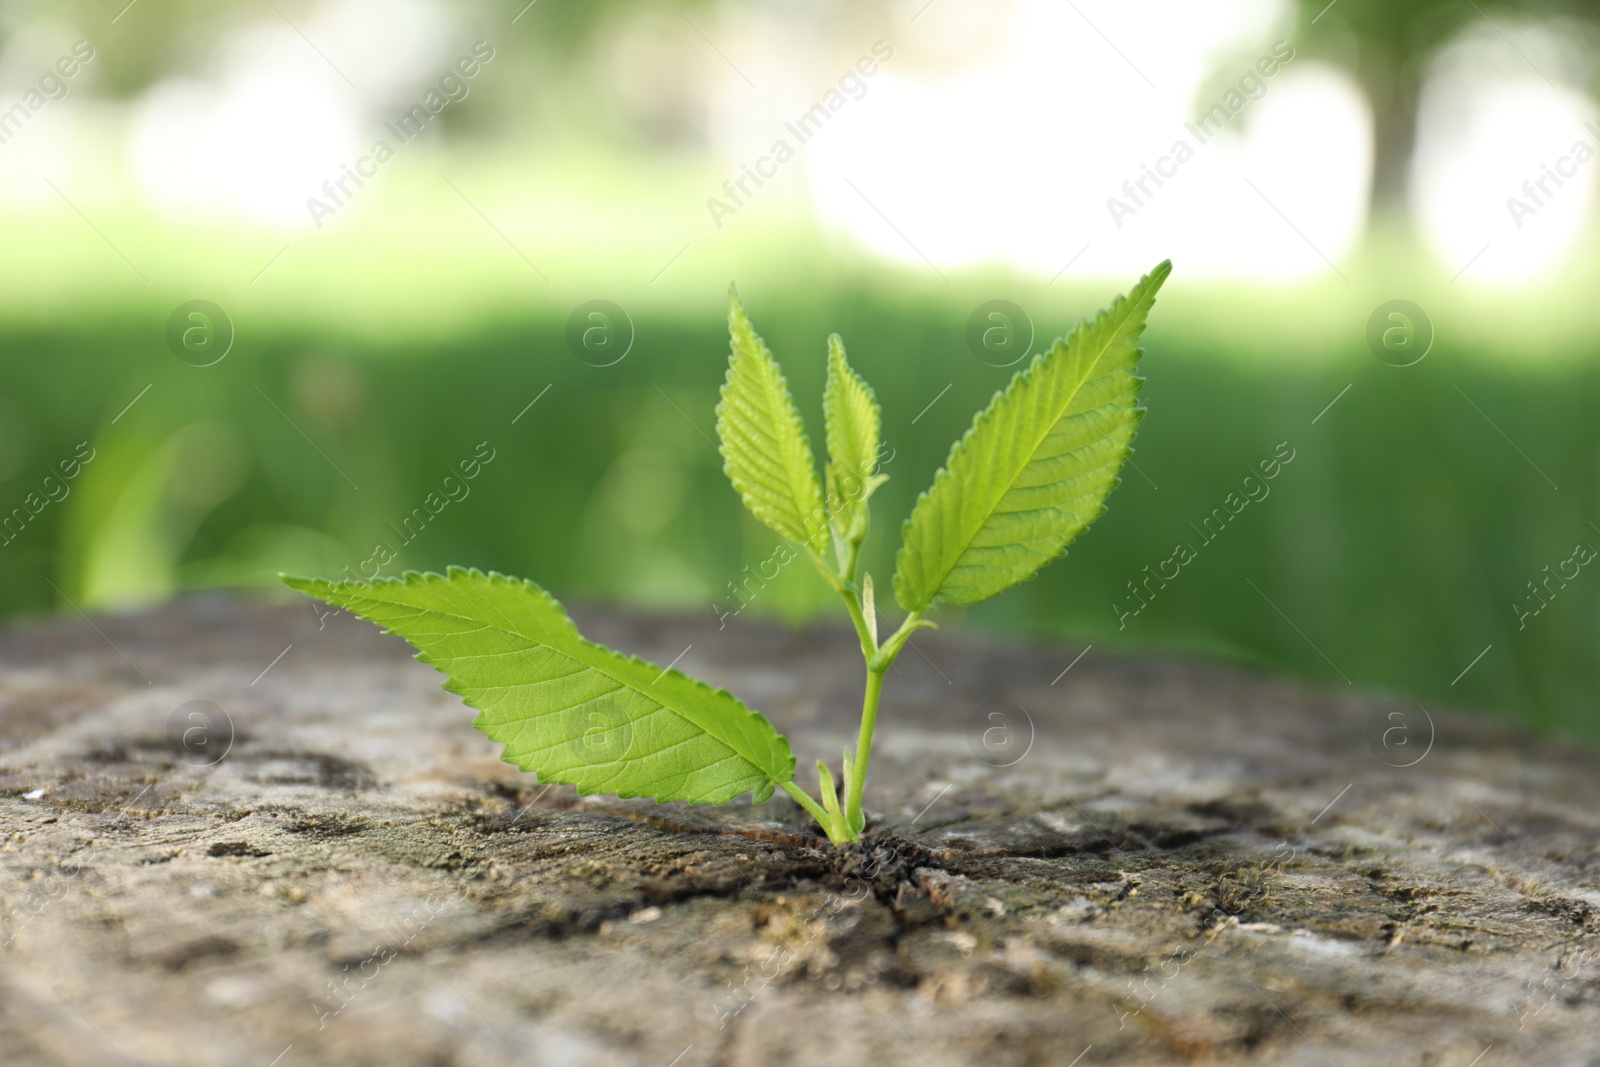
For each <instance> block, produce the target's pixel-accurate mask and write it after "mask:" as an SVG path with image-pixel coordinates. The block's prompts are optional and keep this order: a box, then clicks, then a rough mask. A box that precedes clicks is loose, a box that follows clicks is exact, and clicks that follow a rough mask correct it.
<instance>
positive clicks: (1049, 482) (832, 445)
mask: <svg viewBox="0 0 1600 1067" xmlns="http://www.w3.org/2000/svg"><path fill="white" fill-rule="evenodd" d="M1171 270H1172V265H1171V263H1170V262H1168V263H1162V264H1161V265H1160V266H1158V267H1157V268H1156V269H1155V270H1153V271H1151V272H1150V273H1149V274H1148V275H1146V276H1145V277H1144V278H1142V279H1140V281H1139V283H1138V284H1137V285H1136V286H1134V288H1133V290H1132V292H1130V293H1128V294H1127V295H1126V296H1122V297H1118V298H1117V299H1116V300H1115V301H1114V302H1113V303H1112V305H1111V307H1110V308H1109V309H1107V310H1104V311H1101V312H1100V313H1099V314H1098V315H1097V316H1095V318H1094V320H1093V321H1084V322H1080V323H1079V324H1078V326H1077V328H1076V329H1075V330H1073V332H1072V333H1071V335H1070V336H1068V337H1065V338H1063V339H1060V340H1057V341H1056V342H1055V343H1054V344H1052V345H1051V346H1050V347H1049V348H1048V349H1047V350H1045V351H1043V352H1041V353H1040V354H1039V355H1037V356H1035V357H1034V358H1033V360H1032V362H1031V363H1030V364H1029V365H1028V366H1027V367H1026V368H1025V369H1023V370H1021V371H1019V372H1018V373H1017V374H1016V375H1015V376H1014V377H1013V378H1012V379H1011V381H1010V383H1009V384H1008V385H1007V386H1006V388H1005V389H1004V390H1003V391H1001V392H999V393H996V394H995V396H994V398H993V399H992V400H990V402H989V406H988V407H986V408H984V409H983V410H982V411H981V412H979V413H978V415H977V416H976V418H974V419H973V422H972V427H971V428H970V429H969V430H968V431H967V432H966V434H965V435H964V436H963V437H962V438H961V439H960V440H959V441H957V442H956V443H955V445H954V446H952V447H951V449H950V456H949V458H948V459H947V460H946V461H945V465H944V467H943V468H942V469H941V470H940V471H939V472H938V473H937V474H936V475H935V476H934V479H933V485H932V486H930V487H929V488H928V490H927V491H926V492H924V493H923V494H922V495H921V496H920V497H918V498H917V503H916V506H915V508H913V509H912V512H911V516H910V518H908V519H907V520H906V521H905V525H904V526H903V527H902V531H901V540H902V543H901V546H900V552H899V555H898V556H897V558H896V560H895V572H894V598H895V600H896V601H897V602H898V603H899V605H900V607H901V609H902V610H904V612H905V617H904V619H903V621H902V622H901V623H900V625H899V626H898V627H897V628H895V630H894V632H893V633H891V634H890V635H889V636H888V637H887V638H885V639H881V640H880V637H879V628H878V621H879V619H880V618H881V617H882V613H881V612H880V611H879V610H878V606H877V598H876V594H875V592H874V587H873V582H872V576H871V575H870V574H863V573H861V546H862V544H863V542H864V541H865V540H866V537H867V532H868V526H869V504H870V502H871V498H872V494H873V492H874V490H876V489H877V488H878V486H880V485H882V484H883V482H884V481H885V478H884V476H883V475H882V474H879V473H878V472H877V459H878V453H879V432H880V424H881V416H880V411H879V407H878V401H877V398H876V397H875V396H874V395H873V392H872V389H871V388H870V387H869V386H868V385H867V383H866V382H865V381H863V380H862V379H861V377H860V375H858V374H856V372H855V371H854V370H852V369H851V367H850V365H849V363H848V362H846V360H845V353H844V344H843V342H842V341H840V339H839V337H838V336H837V335H834V336H833V337H830V338H829V339H828V366H827V384H826V386H825V388H824V391H823V412H824V415H825V417H826V421H827V447H828V458H827V463H826V465H825V466H824V471H823V477H822V478H821V479H819V478H818V477H817V468H816V463H815V460H814V459H813V458H812V452H811V443H810V441H809V439H808V438H807V437H806V431H805V424H804V423H803V422H802V420H801V418H800V411H799V409H798V408H797V407H796V406H795V402H794V398H793V396H791V395H790V393H789V386H788V383H787V382H786V381H785V379H784V376H783V372H782V371H781V370H780V369H779V367H778V364H777V361H776V360H774V359H773V357H772V353H771V352H770V351H768V349H767V346H766V344H765V343H764V342H763V341H762V340H761V338H760V337H758V336H757V335H756V332H755V330H754V329H753V328H752V327H751V325H750V320H749V318H748V317H747V316H746V315H745V311H744V307H743V306H742V305H741V304H740V302H739V298H738V295H737V294H736V293H730V305H731V306H730V308H729V312H728V323H729V328H730V332H731V334H732V345H733V354H732V357H731V358H730V360H729V362H728V375H727V380H726V382H725V383H724V385H723V387H722V400H721V403H719V404H718V405H717V435H718V437H719V438H720V439H721V451H722V457H723V461H724V470H725V471H726V472H727V474H728V477H729V479H730V480H731V481H732V482H733V485H734V488H735V489H737V490H738V492H739V495H740V497H741V498H742V499H743V500H744V503H745V506H746V507H748V508H749V509H750V511H751V512H752V513H753V514H754V515H755V516H756V518H758V519H760V520H761V521H762V522H764V523H766V524H767V525H768V526H770V527H771V528H772V529H773V530H774V531H776V532H777V533H778V534H779V535H780V536H782V537H784V538H786V539H788V540H789V541H791V542H793V543H794V544H795V545H797V546H799V549H800V551H802V552H803V553H804V554H805V556H806V558H808V559H810V560H811V562H812V563H813V564H814V565H815V566H816V568H817V570H818V571H819V572H820V573H821V574H822V577H823V580H824V581H826V582H827V583H828V585H829V586H831V587H832V588H833V589H834V591H835V592H837V593H838V594H839V596H840V598H841V599H842V600H843V601H844V605H845V610H846V611H847V612H848V613H849V615H850V619H851V621H852V622H853V623H854V625H855V631H856V636H857V637H858V638H859V639H860V642H861V655H862V658H863V659H864V660H865V662H866V693H865V697H864V699H863V701H862V706H861V732H860V736H859V738H858V740H857V742H856V747H855V750H854V752H846V753H845V754H844V762H843V781H842V782H838V783H836V782H835V781H834V778H833V775H832V773H831V772H830V771H829V770H828V768H827V765H826V764H824V763H823V762H822V761H821V760H818V761H817V778H818V783H817V784H818V787H819V795H818V796H817V797H813V796H812V795H811V794H809V793H807V792H806V791H805V789H803V788H802V787H801V786H800V785H799V784H798V783H797V782H796V781H795V759H794V755H793V754H792V753H791V752H790V751H789V743H788V741H787V740H785V739H784V738H783V736H782V735H781V734H779V733H778V732H777V731H776V730H774V729H773V728H772V724H771V723H769V722H767V720H766V719H765V718H764V717H763V716H762V715H760V714H759V713H758V712H755V711H752V710H750V709H749V708H748V707H746V706H745V705H744V704H742V703H741V702H740V701H739V700H738V698H736V697H734V696H733V695H732V694H730V693H728V692H727V691H725V690H722V689H713V688H711V687H710V686H708V685H706V684H704V683H703V682H699V681H696V680H695V679H693V678H690V677H688V676H687V675H685V674H683V673H681V672H680V671H677V670H674V669H673V668H671V667H667V668H661V667H658V666H656V665H655V664H653V663H647V662H646V661H644V660H642V659H639V658H638V657H636V656H625V655H623V654H621V653H619V652H613V651H612V650H610V649H608V648H605V647H604V646H602V645H598V644H595V643H594V642H592V641H589V640H586V639H585V638H584V637H583V636H582V635H581V634H580V633H578V629H577V627H576V626H574V625H573V623H572V620H571V619H570V618H569V617H568V616H567V613H566V612H565V611H564V610H563V609H562V607H561V605H560V604H558V603H557V602H556V600H555V598H553V597H552V596H550V594H549V593H547V592H545V591H544V590H543V589H542V588H540V587H539V586H538V585H535V584H534V583H533V582H530V581H527V580H524V579H517V578H510V577H507V576H505V575H503V574H495V573H490V574H484V573H482V572H481V571H477V570H468V569H464V568H461V567H451V568H449V569H448V570H447V571H446V573H444V574H418V573H416V572H408V573H406V574H405V575H403V576H402V577H400V578H386V579H378V580H373V581H325V580H322V579H316V578H296V577H290V576H287V575H286V576H284V579H283V580H284V581H285V582H287V583H288V584H289V585H290V586H292V587H294V588H295V589H299V590H302V591H303V592H306V593H309V594H311V595H313V596H316V597H319V598H321V599H322V600H325V601H327V602H328V603H330V604H334V605H337V606H339V607H342V608H345V609H347V610H348V611H350V612H351V613H353V614H355V615H358V616H360V617H361V618H364V619H368V620H371V621H372V622H375V623H377V624H379V625H380V626H384V627H387V628H388V631H389V632H391V633H396V634H399V635H400V636H401V637H403V638H405V639H406V640H407V641H409V642H410V643H411V644H412V645H413V646H415V647H416V649H417V659H419V660H422V661H423V662H424V663H427V664H429V665H430V666H433V667H435V668H437V669H438V670H439V671H440V672H442V673H443V674H445V675H446V676H447V680H446V681H445V683H444V688H445V689H447V690H449V691H450V692H452V693H455V694H456V695H458V696H460V697H461V699H462V700H463V701H465V702H466V703H467V704H468V705H469V706H471V707H473V708H476V709H478V712H479V714H478V717H477V719H476V720H475V722H474V725H475V726H477V727H478V729H480V730H482V731H483V732H484V733H485V734H487V735H489V737H491V738H493V739H494V740H496V741H499V742H501V743H502V744H504V745H505V751H504V753H503V756H504V758H505V759H506V760H507V761H508V762H510V763H513V764H515V765H516V766H518V767H520V768H521V769H522V770H524V771H533V772H535V773H537V774H538V776H539V780H540V781H544V782H561V783H565V784H568V785H572V786H575V787H577V790H578V792H579V793H581V794H591V793H615V794H617V795H618V796H623V797H637V796H645V797H653V798H654V799H655V800H657V801H658V802H666V801H674V800H683V801H689V802H691V803H698V804H722V803H726V802H727V801H729V800H732V799H733V798H735V797H737V796H740V795H742V794H744V793H753V794H754V800H755V802H756V803H761V802H762V801H764V800H766V799H767V798H768V797H770V796H772V794H773V791H774V790H776V789H782V790H783V791H784V792H786V793H788V794H789V795H790V796H791V797H793V798H794V800H795V802H796V803H798V804H799V805H800V806H801V807H803V808H805V810H806V811H808V812H810V813H811V816H812V818H814V819H816V821H817V824H818V825H819V826H820V827H821V828H822V829H823V830H824V831H825V832H826V833H827V835H828V838H829V839H830V840H831V841H833V842H834V843H836V844H839V843H843V842H848V841H856V840H859V838H860V835H861V831H862V830H863V828H864V827H865V826H866V815H865V813H864V811H863V809H862V806H861V801H862V793H863V790H864V788H865V786H866V778H867V763H868V760H869V759H870V757H871V754H872V734H873V730H874V728H875V726H876V724H877V719H878V700H879V696H880V694H881V693H882V691H883V679H884V675H885V674H887V673H888V671H889V668H890V667H892V666H893V665H894V662H895V658H896V657H898V656H899V655H900V652H901V650H902V649H903V648H904V647H905V645H906V642H907V641H908V640H909V639H910V637H911V635H912V634H913V633H915V632H916V631H917V630H919V629H921V628H923V627H926V626H932V625H933V623H931V622H929V621H928V620H927V618H926V615H927V614H928V612H929V611H931V610H932V609H933V607H934V605H935V604H936V603H939V602H943V603H948V604H972V603H976V602H977V601H980V600H985V599H987V598H989V597H992V596H994V595H995V594H996V593H999V592H1001V591H1003V590H1005V589H1009V588H1010V587H1011V586H1013V585H1016V584H1018V583H1019V582H1023V581H1026V580H1027V579H1028V578H1031V577H1032V576H1033V575H1034V574H1035V573H1036V572H1037V571H1038V570H1039V569H1040V568H1041V567H1043V566H1044V565H1045V564H1046V563H1048V562H1050V561H1051V560H1052V559H1054V558H1055V557H1057V556H1059V555H1061V554H1062V552H1063V551H1064V550H1065V549H1066V546H1067V544H1068V543H1069V542H1070V541H1072V539H1073V538H1075V537H1077V536H1078V534H1079V533H1081V532H1082V531H1083V530H1084V528H1085V527H1087V526H1088V525H1089V524H1090V523H1091V522H1093V521H1094V520H1095V518H1096V517H1098V516H1099V515H1100V513H1101V512H1102V511H1103V510H1105V499H1106V496H1107V495H1108V494H1109V493H1110V492H1111V490H1112V488H1113V487H1115V485H1116V484H1117V473H1118V471H1119V470H1120V469H1121V467H1122V464H1123V461H1124V460H1125V459H1126V458H1127V456H1128V453H1129V451H1130V450H1131V446H1132V441H1133V434H1134V429H1135V427H1136V426H1137V425H1138V423H1139V418H1140V416H1141V415H1142V414H1143V409H1142V408H1140V407H1139V406H1138V403H1137V395H1138V390H1139V384H1140V381H1141V379H1140V378H1138V377H1137V376H1136V374H1135V373H1134V372H1135V369H1136V368H1137V365H1138V360H1139V356H1140V353H1141V349H1140V348H1139V345H1138V339H1139V335H1140V334H1141V333H1142V332H1143V330H1144V325H1145V319H1146V317H1147V316H1148V314H1149V312H1150V308H1151V306H1152V304H1154V302H1155V296H1156V292H1157V290H1159V289H1160V288H1161V284H1162V283H1163V282H1164V281H1166V278H1167V275H1168V274H1169V273H1170V272H1171Z"/></svg>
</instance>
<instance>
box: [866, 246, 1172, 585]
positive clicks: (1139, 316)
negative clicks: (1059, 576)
mask: <svg viewBox="0 0 1600 1067" xmlns="http://www.w3.org/2000/svg"><path fill="white" fill-rule="evenodd" d="M1171 272H1172V263H1171V261H1170V260H1169V261H1167V262H1164V263H1162V264H1161V265H1160V266H1158V267H1157V268H1156V269H1155V270H1153V271H1151V272H1150V273H1149V274H1147V275H1146V276H1145V277H1143V278H1141V279H1140V280H1139V284H1138V285H1136V286H1134V287H1133V291H1132V292H1130V293H1129V294H1128V295H1127V296H1122V297H1118V298H1117V299H1116V301H1114V302H1113V303H1112V305H1111V307H1110V308H1109V309H1107V310H1105V311H1102V312H1100V314H1099V315H1097V316H1095V318H1094V321H1092V322H1087V321H1086V322H1081V323H1079V324H1078V327H1077V329H1075V330H1074V331H1073V332H1072V334H1071V336H1070V337H1068V338H1066V339H1064V340H1059V341H1057V342H1056V343H1055V344H1054V345H1052V346H1051V347H1050V348H1049V350H1047V351H1045V352H1041V353H1040V354H1039V355H1037V356H1035V357H1034V359H1033V361H1032V363H1030V364H1029V365H1028V367H1027V368H1026V369H1024V370H1022V371H1020V372H1019V373H1018V374H1017V375H1016V376H1015V377H1013V378H1012V379H1011V382H1010V384H1008V385H1007V386H1006V388H1005V391H1004V392H1001V393H996V394H995V397H994V399H993V400H991V401H990V402H989V406H988V407H987V408H985V409H984V410H983V411H981V412H979V413H978V415H977V417H976V418H974V419H973V421H972V427H971V429H969V430H968V431H967V433H966V435H965V436H964V437H962V438H961V440H959V441H957V442H956V443H955V445H954V447H952V448H951V449H950V457H949V459H947V460H946V461H945V465H944V467H943V468H942V469H941V470H940V471H939V473H938V474H936V475H935V476H934V479H933V486H932V487H931V488H930V489H928V491H927V492H925V493H923V494H922V495H921V496H920V497H919V498H918V499H917V505H916V507H915V508H914V509H913V510H912V512H911V517H910V518H909V519H907V520H906V524H905V529H904V531H903V544H902V545H901V548H900V554H899V556H898V557H897V558H896V560H895V574H894V592H895V598H896V599H897V600H898V601H899V602H900V606H901V607H902V608H904V609H905V610H906V611H922V610H924V609H926V608H927V607H928V606H929V605H930V604H931V603H932V602H933V600H934V599H935V598H936V597H937V598H938V599H940V600H943V601H946V602H948V603H952V604H972V603H976V602H977V601H980V600H984V599H987V598H988V597H992V596H994V595H995V594H996V593H999V592H1001V591H1003V590H1005V589H1009V588H1010V587H1011V586H1014V585H1016V584H1018V583H1019V582H1023V581H1026V580H1027V579H1029V578H1031V577H1033V575H1034V574H1035V573H1036V572H1037V571H1038V570H1039V568H1041V567H1043V566H1044V565H1045V564H1046V563H1048V562H1050V561H1051V560H1052V559H1054V558H1055V557H1056V556H1058V555H1060V554H1061V553H1062V552H1063V551H1064V550H1065V549H1066V547H1067V544H1068V543H1069V542H1070V541H1071V540H1072V539H1073V538H1074V537H1076V536H1078V534H1079V533H1081V532H1082V531H1083V529H1084V527H1086V526H1088V525H1089V524H1090V523H1091V522H1093V521H1094V520H1095V519H1096V518H1098V517H1099V515H1100V513H1101V512H1103V511H1104V510H1105V499H1106V497H1107V495H1109V494H1110V492H1111V490H1112V489H1113V488H1114V487H1115V486H1116V484H1117V472H1118V471H1119V470H1120V469H1121V468H1122V464H1123V461H1124V460H1125V459H1127V457H1128V454H1129V452H1130V451H1131V446H1132V442H1133V432H1134V429H1135V428H1136V427H1137V426H1138V423H1139V419H1140V417H1141V416H1142V415H1143V414H1144V409H1143V408H1140V407H1139V406H1138V404H1137V397H1138V390H1139V384H1140V381H1141V379H1140V378H1138V377H1137V376H1136V375H1135V373H1134V371H1135V369H1136V367H1137V365H1138V360H1139V355H1140V351H1141V350H1140V348H1139V344H1138V340H1139V335H1140V334H1141V333H1142V332H1143V331H1144V324H1145V318H1146V316H1147V315H1148V314H1149V313H1150V308H1151V306H1152V305H1153V304H1154V303H1155V296H1156V292H1157V290H1159V289H1160V288H1161V284H1162V282H1164V281H1166V280H1167V275H1168V274H1170V273H1171Z"/></svg>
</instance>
